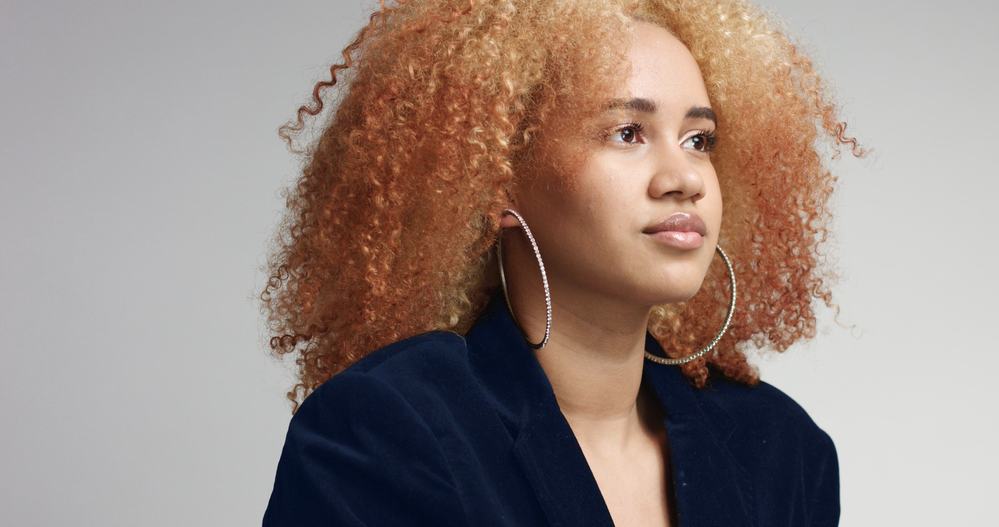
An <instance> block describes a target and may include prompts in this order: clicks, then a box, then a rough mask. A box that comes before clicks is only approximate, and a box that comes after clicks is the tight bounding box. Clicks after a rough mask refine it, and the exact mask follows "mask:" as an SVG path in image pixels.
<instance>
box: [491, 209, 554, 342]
mask: <svg viewBox="0 0 999 527" xmlns="http://www.w3.org/2000/svg"><path fill="white" fill-rule="evenodd" d="M507 214H513V215H514V216H516V217H517V220H518V221H520V226H521V227H523V228H524V233H526V234H527V239H528V240H529V241H530V242H531V248H532V249H534V258H535V259H536V260H537V261H538V269H540V270H541V283H542V285H544V287H545V313H546V315H545V317H546V319H545V336H544V338H543V339H541V342H538V343H534V342H531V341H530V340H528V341H527V343H528V344H530V346H531V347H532V348H534V349H541V348H544V347H545V346H547V345H548V339H549V338H550V337H551V334H552V294H551V291H550V290H549V289H548V274H547V273H545V264H544V262H542V261H541V251H539V250H538V243H537V242H536V241H534V234H532V233H531V228H530V227H528V226H527V222H526V221H524V217H523V216H521V215H520V213H519V212H517V211H515V210H513V209H504V210H503V214H502V216H506V215H507ZM496 253H497V259H498V260H499V271H500V283H501V284H502V285H503V297H504V298H506V305H507V307H509V308H510V314H511V315H513V305H512V304H510V295H509V294H508V293H507V291H506V274H505V273H504V272H503V231H502V229H501V230H500V234H499V241H498V242H497V243H496ZM513 319H514V321H515V322H516V320H517V317H516V315H514V316H513ZM517 325H518V326H519V325H520V323H519V322H518V323H517ZM521 332H522V333H523V328H521ZM524 339H525V340H527V337H526V336H525V337H524Z"/></svg>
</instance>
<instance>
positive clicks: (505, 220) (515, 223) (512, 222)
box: [500, 206, 520, 229]
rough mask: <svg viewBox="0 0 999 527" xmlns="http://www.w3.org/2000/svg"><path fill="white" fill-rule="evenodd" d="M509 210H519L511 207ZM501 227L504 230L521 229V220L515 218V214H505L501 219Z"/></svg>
mask: <svg viewBox="0 0 999 527" xmlns="http://www.w3.org/2000/svg"><path fill="white" fill-rule="evenodd" d="M509 208H512V209H513V210H517V209H516V208H514V207H513V206H510V207H509ZM517 212H520V211H519V210H518V211H517ZM500 227H501V228H503V229H507V228H510V227H520V220H518V219H517V217H516V216H514V215H513V214H504V215H503V216H502V217H500Z"/></svg>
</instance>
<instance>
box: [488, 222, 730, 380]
mask: <svg viewBox="0 0 999 527" xmlns="http://www.w3.org/2000/svg"><path fill="white" fill-rule="evenodd" d="M507 214H513V215H514V216H516V217H517V220H518V221H520V225H521V227H523V228H524V232H525V233H526V234H527V239H528V240H529V241H530V242H531V248H532V249H533V250H534V258H535V259H536V260H537V261H538V268H539V269H540V270H541V283H542V284H543V285H544V288H545V313H546V320H545V336H544V338H543V339H541V342H539V343H533V342H531V341H530V340H527V338H526V336H525V340H527V343H528V344H529V345H530V346H531V347H532V348H534V349H541V348H544V347H545V346H546V345H547V344H548V339H549V338H550V337H551V330H552V296H551V291H550V290H549V289H548V274H547V273H545V264H544V262H542V261H541V252H540V251H539V250H538V244H537V242H536V241H535V240H534V235H533V234H532V233H531V229H530V227H528V226H527V222H526V221H524V217H523V216H521V215H520V213H518V212H517V211H515V210H513V209H504V210H503V214H502V215H503V216H506V215H507ZM496 252H497V259H498V260H499V262H498V263H499V271H500V283H501V284H502V286H503V297H504V298H506V304H507V307H509V308H510V314H511V315H513V305H512V304H510V296H509V293H507V288H506V273H504V271H503V232H502V230H501V231H500V234H499V241H498V242H497V244H496ZM715 252H717V253H718V254H720V255H721V257H722V261H724V262H725V267H726V268H727V270H728V279H729V283H730V284H731V288H732V297H731V298H730V299H729V302H728V313H727V314H726V315H725V323H724V324H723V325H722V328H721V331H719V332H718V334H717V335H715V338H714V339H712V340H711V343H709V344H708V345H707V346H706V347H704V348H703V349H701V350H700V351H698V352H696V353H693V354H691V355H688V356H686V357H681V358H676V359H675V358H669V357H659V356H657V355H653V354H651V353H649V351H648V350H645V358H646V359H648V360H650V361H652V362H655V363H658V364H664V365H667V366H673V365H678V364H686V363H688V362H690V361H692V360H695V359H697V358H699V357H701V356H703V355H704V354H705V353H707V352H709V351H711V350H712V349H714V347H715V345H717V344H718V341H720V340H721V338H722V336H723V335H724V334H725V332H726V331H728V326H729V324H730V323H731V322H732V315H733V314H734V313H735V299H736V280H735V270H734V269H733V268H732V261H731V260H729V258H728V255H727V254H725V251H723V250H722V248H721V246H720V245H716V246H715ZM513 319H514V321H516V320H517V317H516V315H513ZM517 325H518V326H519V325H520V323H519V322H518V323H517ZM521 332H523V329H521Z"/></svg>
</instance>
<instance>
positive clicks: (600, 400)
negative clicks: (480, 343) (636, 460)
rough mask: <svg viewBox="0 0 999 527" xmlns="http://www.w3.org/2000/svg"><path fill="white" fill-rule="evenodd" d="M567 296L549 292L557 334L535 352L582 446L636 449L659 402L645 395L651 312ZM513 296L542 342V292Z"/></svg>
mask: <svg viewBox="0 0 999 527" xmlns="http://www.w3.org/2000/svg"><path fill="white" fill-rule="evenodd" d="M520 283H523V281H521V282H520ZM568 291H570V289H568V288H564V289H559V292H560V294H559V295H558V296H557V297H556V296H555V295H552V319H553V322H552V330H551V331H552V333H551V336H550V339H549V341H548V344H547V345H546V346H545V347H544V348H542V349H538V350H534V353H535V356H536V357H537V359H538V362H539V363H540V364H541V367H542V368H543V369H544V371H545V374H546V375H547V376H548V379H549V381H550V382H551V385H552V388H553V390H554V392H555V397H556V399H557V400H558V404H559V407H560V409H561V411H562V413H563V415H565V417H566V420H567V421H568V422H569V424H570V425H571V427H572V430H573V433H574V434H575V435H576V438H577V440H578V441H579V442H580V444H581V445H583V446H584V447H585V448H587V449H588V450H589V451H594V452H608V453H620V452H621V451H623V450H625V449H628V448H630V447H633V446H635V445H637V444H639V442H640V441H641V440H643V439H644V438H646V437H647V435H648V433H649V431H650V428H651V427H652V426H654V423H655V421H654V419H650V418H649V416H650V415H653V412H654V409H652V408H651V407H652V406H654V405H651V404H649V401H653V400H654V398H651V397H650V394H648V393H645V391H644V390H642V369H643V368H644V366H645V364H644V362H645V355H644V352H645V333H646V328H647V327H648V320H649V313H650V311H649V308H648V307H643V306H638V305H634V304H623V303H620V302H619V301H616V300H615V299H609V298H605V297H596V296H590V295H592V292H584V293H577V294H573V293H569V292H568ZM532 293H533V294H532ZM510 296H511V298H510V302H511V304H512V305H511V308H512V310H513V312H514V315H515V316H516V319H517V322H518V324H519V326H520V328H521V330H522V331H524V332H525V333H526V335H527V336H528V338H529V339H530V340H531V341H533V342H538V341H540V340H541V338H543V336H544V331H545V309H544V308H545V300H544V294H543V292H540V291H539V292H532V291H516V292H514V291H511V295H510ZM518 299H520V300H518Z"/></svg>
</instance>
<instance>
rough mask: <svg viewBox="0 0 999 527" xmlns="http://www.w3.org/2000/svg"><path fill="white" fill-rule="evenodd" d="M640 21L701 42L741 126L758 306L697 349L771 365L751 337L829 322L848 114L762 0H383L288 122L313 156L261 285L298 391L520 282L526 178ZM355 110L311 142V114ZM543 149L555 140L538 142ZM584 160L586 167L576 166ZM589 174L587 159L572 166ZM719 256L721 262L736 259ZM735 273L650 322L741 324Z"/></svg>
mask: <svg viewBox="0 0 999 527" xmlns="http://www.w3.org/2000/svg"><path fill="white" fill-rule="evenodd" d="M635 20H644V21H648V22H652V23H655V24H658V25H660V26H662V27H664V28H666V29H667V30H669V31H670V32H671V33H673V34H674V35H676V36H677V38H679V39H680V40H681V41H682V42H684V44H686V46H687V47H688V49H689V50H690V52H691V53H692V54H693V56H694V58H695V59H696V60H697V62H698V64H699V66H700V68H701V72H702V74H703V76H704V80H705V84H706V87H707V90H708V95H709V98H710V100H711V104H712V108H713V109H714V110H715V113H716V114H717V116H718V126H719V131H720V137H721V140H720V141H719V143H718V145H717V147H716V149H715V151H714V152H713V153H712V162H713V164H714V166H715V169H716V171H717V173H718V175H719V181H720V184H721V188H722V195H723V196H725V208H724V217H723V219H722V226H723V227H722V233H721V237H720V240H719V244H720V245H721V246H723V247H725V250H726V253H727V254H728V255H729V256H730V257H731V259H732V261H733V266H734V267H735V272H736V275H737V277H738V278H739V284H738V294H739V296H738V299H739V300H738V301H739V307H738V308H737V310H736V312H735V315H734V317H733V319H732V321H731V325H730V327H729V330H728V331H727V332H726V333H725V336H724V337H723V338H722V339H721V340H720V341H719V342H718V344H717V345H716V347H715V349H714V350H713V351H712V352H711V353H710V354H708V355H706V356H705V357H701V358H698V359H697V360H694V361H691V362H689V363H687V364H684V365H683V366H681V368H682V370H683V372H684V374H685V375H686V376H687V377H688V378H690V379H691V381H692V382H693V383H694V384H695V385H696V386H698V387H703V386H704V385H705V383H706V382H707V379H708V376H709V371H708V365H709V364H710V365H711V366H713V367H714V368H716V369H717V370H718V371H719V372H721V373H722V374H723V375H725V376H726V377H728V378H731V379H735V380H738V381H741V382H744V383H747V384H755V383H756V382H758V380H759V375H758V372H757V370H756V369H755V367H753V366H752V365H751V364H750V363H749V362H748V360H747V357H746V350H745V349H744V346H745V345H746V344H747V343H749V342H752V343H753V344H754V345H755V346H756V347H758V348H761V347H763V346H765V345H766V342H767V341H769V342H770V344H771V345H772V346H773V348H774V349H776V350H777V351H784V350H785V349H787V348H788V347H789V346H791V345H792V344H793V343H795V342H797V341H799V340H801V339H804V338H811V337H814V335H815V314H814V311H813V307H812V299H813V298H820V299H822V300H823V301H824V302H825V303H826V305H827V306H829V307H833V306H834V304H833V303H832V294H831V292H830V291H829V283H830V281H831V280H832V279H835V277H836V275H835V274H834V273H833V272H832V271H830V270H828V269H823V268H821V267H820V263H825V262H824V261H821V260H822V259H821V258H820V256H821V253H820V244H821V243H822V242H823V241H825V240H826V238H827V235H828V222H829V220H830V219H831V214H830V210H829V204H828V201H829V197H830V195H831V193H832V191H833V189H834V183H835V182H836V179H837V178H836V177H835V176H834V175H832V174H831V173H830V171H829V170H828V169H827V168H826V167H825V166H824V164H823V156H822V154H821V152H820V146H821V145H820V144H819V143H818V139H820V138H825V139H827V140H830V142H831V144H832V146H833V148H832V151H833V155H832V157H837V156H838V155H839V148H838V147H840V146H841V145H844V144H848V145H850V147H851V151H852V153H853V154H854V155H856V156H858V157H859V156H863V155H864V154H865V151H864V150H863V149H862V148H860V147H859V145H858V143H857V142H856V140H854V139H852V138H849V137H846V136H845V135H844V132H845V129H846V125H845V123H843V122H841V121H839V120H838V119H837V108H836V106H835V104H834V103H833V102H832V101H830V100H829V99H830V98H829V96H828V95H827V94H826V89H825V87H824V85H823V82H822V79H821V77H820V76H819V75H818V74H817V73H816V71H815V69H814V67H813V64H812V62H811V61H810V60H809V58H808V57H806V56H805V55H804V54H803V53H802V52H801V51H800V49H799V47H798V46H797V45H795V44H794V43H792V41H791V40H790V38H789V37H788V36H786V33H785V32H784V31H783V30H782V29H781V28H780V27H779V26H778V24H777V23H776V22H775V21H774V20H773V19H772V18H771V17H768V16H766V14H765V13H764V12H762V11H761V10H759V9H758V8H756V7H754V6H752V5H750V4H747V3H746V2H743V1H741V0H723V1H716V2H703V1H693V0H677V1H671V0H644V1H643V0H599V1H596V0H577V1H566V0H489V1H474V0H423V1H420V2H397V3H395V4H393V5H387V4H386V2H382V3H381V8H380V9H379V10H378V11H377V12H375V13H373V14H372V15H371V19H370V22H369V23H368V25H366V26H365V27H364V28H363V29H361V30H360V31H359V32H358V34H357V35H356V38H355V39H354V40H353V42H351V43H350V45H348V46H347V47H346V48H345V49H344V50H343V52H342V57H343V62H342V63H338V64H335V65H333V66H332V67H331V68H330V79H329V80H323V81H320V82H318V83H317V84H316V85H315V87H314V89H313V91H312V97H311V100H310V101H309V103H308V105H304V106H301V107H300V108H299V109H298V111H297V114H296V117H297V118H296V120H295V121H294V122H289V123H287V124H285V125H284V126H282V127H281V128H280V129H279V135H280V136H281V137H282V138H283V139H284V140H285V141H287V143H288V145H289V147H290V149H291V150H292V151H293V152H294V153H296V154H299V155H300V158H301V160H302V169H301V174H300V176H299V177H298V178H297V181H296V183H295V184H294V185H293V186H292V187H291V188H289V189H288V191H287V192H286V194H285V196H286V201H287V211H286V215H285V217H284V220H283V222H282V223H281V225H280V228H279V229H278V231H277V233H276V235H275V238H274V240H273V246H272V248H271V253H270V255H269V258H268V263H267V269H266V270H267V272H268V274H269V280H268V283H267V285H266V287H265V288H264V290H263V291H262V293H261V296H260V298H261V301H262V306H263V309H264V311H265V313H266V315H267V322H268V326H269V329H270V331H271V333H272V334H273V337H272V338H271V339H270V347H271V350H272V353H274V354H275V355H276V356H278V357H281V356H284V355H286V354H295V355H296V363H297V366H298V379H297V381H298V382H297V383H296V384H295V385H294V386H293V387H292V389H291V390H290V391H289V392H288V394H287V395H288V399H289V400H291V401H292V403H293V410H292V411H293V412H295V411H297V409H298V407H299V405H300V403H301V401H303V400H304V399H305V397H306V396H308V394H309V393H311V392H312V390H314V389H315V388H316V387H317V386H319V385H320V384H322V383H323V382H325V381H326V380H328V379H329V378H330V377H331V376H333V375H334V374H336V373H337V372H339V371H342V370H343V369H344V368H346V367H347V366H349V365H350V364H352V363H354V362H355V361H356V360H357V359H359V358H361V357H362V356H364V355H366V354H367V353H369V352H371V351H373V350H374V349H377V348H379V347H381V346H383V345H385V344H388V343H390V342H393V341H396V340H399V339H401V338H405V337H408V336H412V335H415V334H418V333H422V332H425V331H430V330H435V329H440V330H449V331H455V332H458V333H464V332H466V331H467V330H468V328H469V327H470V326H471V324H472V323H473V322H474V320H475V318H476V317H477V316H478V314H479V312H480V310H481V309H482V308H483V307H484V304H485V302H486V301H487V300H488V298H489V295H490V294H491V293H492V292H493V291H495V287H497V284H498V278H497V272H496V262H495V251H493V250H492V249H493V246H494V244H495V243H496V240H497V234H498V232H499V228H500V227H499V220H500V214H501V211H502V209H503V208H504V207H505V206H506V204H507V203H508V197H509V196H511V195H512V194H513V191H512V189H513V188H514V187H515V185H517V183H518V181H520V180H521V179H522V178H526V177H530V175H531V174H532V169H533V168H534V167H536V166H537V163H538V160H537V159H535V157H536V156H534V155H532V154H534V153H535V152H536V150H535V148H534V146H535V145H536V144H537V143H538V142H539V139H540V138H543V137H544V134H543V133H542V132H543V130H548V129H560V130H565V129H567V127H566V126H554V125H553V123H557V122H562V123H572V124H573V126H571V127H568V128H571V129H573V130H576V131H578V132H579V133H581V134H588V133H591V132H592V130H591V129H590V127H591V126H592V121H591V117H592V116H595V115H597V113H598V110H600V109H601V108H602V105H604V104H606V100H605V99H604V98H603V97H602V95H603V94H607V93H611V88H612V86H613V83H615V82H618V81H619V80H620V79H621V78H622V76H621V75H622V72H623V71H624V70H623V69H622V68H623V67H625V66H624V64H625V63H626V62H627V61H626V59H625V57H626V56H625V52H626V50H625V49H624V48H625V46H623V45H618V44H620V43H623V42H625V39H624V38H623V35H625V34H627V31H629V25H630V24H632V23H634V21H635ZM325 107H333V108H334V111H332V112H330V115H329V117H328V119H327V120H326V122H324V123H322V126H321V127H320V128H319V133H318V134H316V136H315V137H313V138H311V139H308V140H307V141H306V144H305V146H304V148H303V147H301V146H300V145H299V144H296V142H295V140H294V137H295V136H297V135H300V134H301V132H303V130H304V129H305V119H306V118H307V116H311V117H316V116H318V115H320V114H321V113H322V111H323V109H324V108H325ZM537 151H538V152H540V151H541V149H537ZM565 166H568V165H565ZM565 178H566V182H567V184H570V185H571V170H568V169H567V170H566V171H565ZM716 261H717V260H716ZM729 294H730V291H729V286H728V280H727V277H726V272H725V269H724V266H723V265H721V264H720V263H719V265H713V266H712V267H711V268H710V269H709V275H708V277H706V279H705V282H704V285H703V286H702V288H701V290H700V291H699V292H698V294H697V295H695V296H694V297H692V298H691V299H689V300H688V301H687V302H683V303H678V304H670V305H662V306H656V307H655V308H654V309H653V311H652V317H651V321H650V325H649V330H650V331H651V332H652V334H653V335H654V336H655V337H656V338H657V339H659V340H660V343H661V344H662V345H663V349H665V350H667V351H668V353H669V354H670V356H675V357H680V356H685V355H688V354H690V353H692V352H694V351H696V350H698V349H700V347H702V346H704V345H705V344H706V340H708V339H710V338H711V336H713V335H714V334H715V333H716V332H717V330H718V328H719V327H720V326H721V324H722V322H723V320H724V316H725V313H726V309H727V305H728V298H729Z"/></svg>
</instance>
